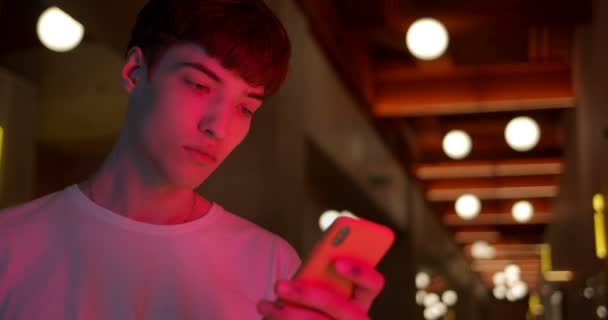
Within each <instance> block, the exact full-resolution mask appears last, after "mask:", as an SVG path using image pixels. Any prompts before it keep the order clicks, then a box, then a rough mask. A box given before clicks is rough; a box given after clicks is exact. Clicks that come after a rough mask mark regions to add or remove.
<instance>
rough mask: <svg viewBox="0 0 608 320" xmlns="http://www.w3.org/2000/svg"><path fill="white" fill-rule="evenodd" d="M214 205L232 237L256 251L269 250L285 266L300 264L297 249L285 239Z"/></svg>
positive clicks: (224, 227) (295, 266) (292, 266)
mask: <svg viewBox="0 0 608 320" xmlns="http://www.w3.org/2000/svg"><path fill="white" fill-rule="evenodd" d="M214 206H216V207H217V208H216V210H219V212H216V213H217V214H219V215H220V217H221V220H222V229H223V230H224V232H225V234H228V235H230V238H231V239H234V240H240V242H241V243H248V245H250V246H251V247H252V248H251V249H255V250H256V251H258V250H264V249H266V250H269V251H270V254H271V256H272V257H273V258H274V260H276V261H275V262H277V263H279V264H282V265H284V266H283V267H284V268H288V269H294V268H297V267H298V266H299V265H300V262H301V261H300V257H299V255H298V253H297V251H296V250H295V249H294V248H293V246H291V244H289V243H288V242H287V241H286V240H285V239H283V238H282V237H280V236H278V235H276V234H274V233H272V232H270V231H268V230H266V229H264V228H263V227H261V226H259V225H257V224H255V223H253V222H251V221H249V220H247V219H245V218H243V217H240V216H238V215H236V214H234V213H231V212H229V211H227V210H225V209H224V208H222V207H221V206H219V205H217V204H214ZM294 271H295V270H294Z"/></svg>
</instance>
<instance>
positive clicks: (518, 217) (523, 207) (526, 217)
mask: <svg viewBox="0 0 608 320" xmlns="http://www.w3.org/2000/svg"><path fill="white" fill-rule="evenodd" d="M511 215H512V216H513V219H515V221H517V222H519V223H525V222H528V221H530V219H531V218H532V216H533V215H534V207H533V206H532V204H531V203H530V202H528V201H517V202H516V203H515V204H514V205H513V207H512V208H511Z"/></svg>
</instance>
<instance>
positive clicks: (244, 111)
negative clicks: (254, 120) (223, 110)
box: [239, 106, 253, 117]
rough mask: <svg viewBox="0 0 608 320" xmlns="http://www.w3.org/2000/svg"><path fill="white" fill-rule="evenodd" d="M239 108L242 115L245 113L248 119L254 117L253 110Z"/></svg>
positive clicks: (244, 107)
mask: <svg viewBox="0 0 608 320" xmlns="http://www.w3.org/2000/svg"><path fill="white" fill-rule="evenodd" d="M239 108H240V110H241V113H243V114H244V115H246V116H248V117H251V116H253V111H251V109H249V108H247V107H246V106H240V107H239Z"/></svg>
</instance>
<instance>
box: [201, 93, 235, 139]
mask: <svg viewBox="0 0 608 320" xmlns="http://www.w3.org/2000/svg"><path fill="white" fill-rule="evenodd" d="M230 117H231V112H230V107H229V104H228V103H227V102H218V103H215V104H213V106H210V107H208V108H204V110H203V116H202V118H201V120H200V121H199V124H198V127H199V131H201V132H202V133H203V134H205V135H207V136H208V137H210V138H213V139H218V140H222V139H224V138H226V136H227V135H228V131H229V127H230Z"/></svg>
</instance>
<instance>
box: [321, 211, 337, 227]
mask: <svg viewBox="0 0 608 320" xmlns="http://www.w3.org/2000/svg"><path fill="white" fill-rule="evenodd" d="M339 216H340V213H339V212H338V211H336V210H327V211H325V212H323V214H321V216H320V217H319V227H320V228H321V230H322V231H325V230H327V229H328V228H329V227H330V226H331V224H332V223H334V221H335V220H336V219H337V218H338V217H339Z"/></svg>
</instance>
